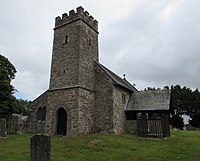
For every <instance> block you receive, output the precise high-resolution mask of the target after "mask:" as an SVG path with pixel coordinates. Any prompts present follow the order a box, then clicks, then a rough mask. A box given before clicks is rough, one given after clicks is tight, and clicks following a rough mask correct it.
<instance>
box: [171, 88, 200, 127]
mask: <svg viewBox="0 0 200 161" xmlns="http://www.w3.org/2000/svg"><path fill="white" fill-rule="evenodd" d="M170 114H171V119H170V123H171V125H172V126H174V127H177V128H180V127H181V126H182V122H181V119H180V117H181V116H182V115H188V116H190V118H191V120H190V121H189V123H190V124H191V125H192V126H194V127H200V116H199V115H200V92H199V90H198V89H196V90H194V91H192V90H191V89H190V88H187V87H183V88H181V86H180V85H176V86H172V87H171V100H170ZM178 120H179V121H178Z"/></svg>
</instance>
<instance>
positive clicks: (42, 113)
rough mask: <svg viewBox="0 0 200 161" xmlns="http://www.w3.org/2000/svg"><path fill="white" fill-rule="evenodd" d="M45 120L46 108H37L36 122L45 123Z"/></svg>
mask: <svg viewBox="0 0 200 161" xmlns="http://www.w3.org/2000/svg"><path fill="white" fill-rule="evenodd" d="M45 119H46V107H45V106H44V107H43V108H42V107H39V108H38V110H37V120H38V121H45Z"/></svg>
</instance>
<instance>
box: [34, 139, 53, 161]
mask: <svg viewBox="0 0 200 161" xmlns="http://www.w3.org/2000/svg"><path fill="white" fill-rule="evenodd" d="M31 161H51V138H50V136H46V135H35V136H33V137H32V138H31Z"/></svg>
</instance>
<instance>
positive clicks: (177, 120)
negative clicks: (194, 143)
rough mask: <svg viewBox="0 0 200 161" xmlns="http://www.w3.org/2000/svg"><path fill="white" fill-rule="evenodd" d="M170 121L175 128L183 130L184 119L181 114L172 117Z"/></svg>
mask: <svg viewBox="0 0 200 161" xmlns="http://www.w3.org/2000/svg"><path fill="white" fill-rule="evenodd" d="M169 121H170V124H171V125H172V126H173V127H175V128H178V129H181V130H183V127H184V123H183V118H182V117H181V116H180V115H179V114H174V115H172V116H171V117H170V120H169Z"/></svg>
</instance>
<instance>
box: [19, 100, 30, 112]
mask: <svg viewBox="0 0 200 161" xmlns="http://www.w3.org/2000/svg"><path fill="white" fill-rule="evenodd" d="M30 104H31V101H27V100H23V99H16V107H15V113H18V114H22V115H28V111H29V106H30Z"/></svg>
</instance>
